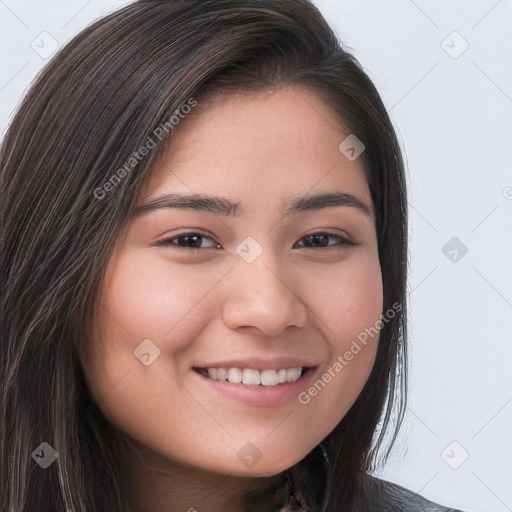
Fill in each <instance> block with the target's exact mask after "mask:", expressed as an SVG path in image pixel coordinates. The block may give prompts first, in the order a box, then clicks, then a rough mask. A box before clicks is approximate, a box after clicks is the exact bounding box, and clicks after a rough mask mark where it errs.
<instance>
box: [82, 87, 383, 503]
mask: <svg viewBox="0 0 512 512" xmlns="http://www.w3.org/2000/svg"><path fill="white" fill-rule="evenodd" d="M175 135H176V136H177V137H176V138H175V139H174V141H173V144H172V148H171V150H169V151H168V152H167V153H166V155H165V158H162V160H161V161H160V163H159V164H158V165H157V166H156V168H155V169H154V172H153V174H152V176H151V179H150V180H149V182H148V185H147V187H146V188H145V190H144V191H143V194H141V197H140V201H139V204H142V203H146V202H148V201H150V200H153V199H155V198H158V197H160V196H162V195H163V194H166V193H170V192H172V193H192V192H193V193H202V194H209V195H215V196H222V197H225V198H229V199H231V200H232V201H237V202H240V203H241V205H242V207H243V208H244V214H243V215H242V216H240V217H239V218H228V217H220V216H217V215H215V214H212V213H204V212H196V211H192V210H176V209H170V208H162V209H159V210H154V211H151V212H149V213H145V214H139V215H136V216H135V217H134V218H133V219H132V220H131V222H130V224H129V227H128V230H127V232H126V236H125V238H124V239H123V240H121V241H120V245H119V249H118V250H117V251H116V253H115V254H114V255H113V257H112V259H111V261H110V265H109V267H108V269H107V273H106V277H105V280H104V285H103V289H102V294H101V298H100V303H101V305H102V306H103V307H102V314H101V315H100V317H99V318H98V321H97V324H96V328H97V332H98V335H97V336H95V337H94V339H93V340H91V343H90V345H89V351H88V353H87V356H86V357H84V361H83V364H84V367H85V372H86V379H87V382H88V385H89V387H90V389H91V392H92V394H93V397H94V398H95V399H96V401H97V402H98V405H99V406H100V408H101V410H102V411H103V413H104V414H105V416H106V417H107V418H108V420H109V421H110V422H111V423H112V424H114V425H115V426H116V428H118V429H119V430H120V431H121V432H122V433H124V434H126V436H127V437H129V439H130V440H132V441H133V444H134V446H136V447H137V449H138V451H133V452H129V451H127V453H126V454H125V455H124V457H125V462H126V464H125V469H126V474H127V478H128V479H129V481H130V486H131V488H132V489H133V490H134V493H135V495H136V496H137V501H138V504H139V505H140V507H141V509H143V510H147V511H152V512H153V511H154V512H157V511H158V512H160V511H166V512H167V511H183V510H189V509H190V508H192V507H194V508H195V509H197V510H198V511H201V509H202V510H206V509H207V510H218V511H221V510H222V511H224V512H226V511H228V512H229V511H231V512H240V511H241V510H242V507H241V501H240V498H241V494H242V492H243V491H245V490H247V489H250V488H256V487H257V486H258V485H260V484H261V482H263V481H268V477H270V476H272V475H277V474H278V473H280V472H282V471H283V470H285V469H286V468H289V467H291V466H292V465H294V464H295V463H296V462H298V461H299V460H301V459H302V458H303V457H304V456H306V455H307V454H308V453H309V452H310V451H311V450H312V449H313V448H314V447H315V446H316V445H317V444H318V443H320V442H321V441H322V440H323V439H324V438H325V437H326V436H327V435H328V434H329V433H330V432H331V431H332V430H333V429H334V428H335V426H336V425H337V424H338V423H339V421H340V420H341V419H342V418H343V416H344V415H345V414H346V412H347V411H348V409H349V408H350V406H351V405H352V404H353V403H354V401H355V399H356V398H357V396H358V395H359V393H360V391H361V390H362V388H363V386H364V383H365V382H366V380H367V378H368V376H369V373H370V371H371V368H372V365H373V363H374V360H375V354H376V350H377V341H376V340H375V341H373V342H370V343H368V344H367V345H366V346H365V347H363V349H362V350H361V351H360V352H359V353H358V354H357V355H355V356H354V358H353V359H352V360H351V361H350V362H349V363H348V364H347V365H346V366H345V367H344V369H343V371H341V372H339V373H337V374H336V377H335V378H333V379H332V380H331V382H329V383H328V385H326V386H325V388H324V389H323V390H322V391H321V392H319V393H318V394H317V396H315V397H314V398H312V399H311V401H310V402H309V403H308V404H306V405H303V404H301V403H299V402H298V400H296V399H293V400H291V401H290V402H289V403H287V404H285V405H283V406H279V407H270V408H262V407H254V406H248V405H245V404H243V403H241V402H239V401H236V400H234V399H231V398H227V397H225V396H222V395H220V394H219V393H217V392H216V391H213V390H212V389H211V387H210V386H209V385H207V384H205V383H204V382H203V381H202V380H201V378H200V377H199V376H198V375H197V374H196V373H195V372H194V371H193V370H192V366H194V364H196V363H197V362H198V361H217V360H221V359H223V358H235V357H237V356H241V357H244V356H248V355H259V356H272V355H287V354H293V355H300V356H304V357H307V358H310V359H311V360H313V361H315V362H316V363H317V364H318V368H317V369H316V372H317V377H318V378H320V377H321V375H322V374H323V373H325V372H326V371H327V369H328V368H329V367H332V365H333V363H334V361H336V359H337V357H338V356H342V355H343V354H344V353H345V352H346V351H347V350H348V349H349V348H350V346H351V343H352V342H353V341H354V340H355V339H356V338H357V336H358V334H359V333H361V332H362V331H363V330H364V329H365V328H367V327H369V326H373V325H374V324H375V323H376V322H377V320H378V319H379V318H380V314H381V312H382V276H381V269H380V264H379V258H378V249H377V237H376V231H375V221H374V218H373V209H372V202H371V196H370V192H369V189H368V184H367V181H366V179H365V176H364V173H363V167H362V161H361V158H358V159H356V160H355V161H349V160H348V159H347V158H346V157H345V156H344V155H343V154H342V153H341V152H340V151H339V150H338V146H339V144H340V143H341V141H343V140H344V139H345V138H346V137H347V136H348V135H349V132H348V131H347V130H346V129H345V128H344V127H343V125H342V124H340V122H339V120H338V118H337V117H336V115H335V114H334V112H333V111H332V110H331V108H330V107H329V106H328V105H327V104H326V103H324V102H323V100H322V99H321V98H320V97H319V96H317V95H316V94H315V93H314V92H311V91H309V90H307V89H304V88H298V87H294V88H291V87H282V88H280V89H277V90H274V91H271V92H269V93H267V92H265V93H258V94H250V95H249V94H243V95H230V96H228V97H226V98H222V99H221V100H217V101H214V102H210V103H207V104H201V102H199V105H198V107H197V108H196V109H195V110H194V113H191V114H189V116H188V117H187V118H186V119H185V120H184V121H182V125H181V126H180V130H179V131H177V132H176V134H175ZM334 191H338V192H345V193H350V194H353V195H355V196H357V197H358V198H359V199H360V200H361V201H362V202H364V203H365V204H366V205H367V206H368V208H369V209H370V210H371V213H372V215H371V216H369V215H366V214H364V213H363V212H362V211H360V210H359V209H357V208H354V207H350V206H336V207H328V208H323V209H320V210H316V211H307V212H301V213H298V214H295V215H292V216H290V217H286V218H283V217H282V215H281V214H280V213H279V209H280V208H282V207H283V204H284V202H285V201H286V200H287V199H289V198H290V197H294V196H303V195H305V194H312V193H318V192H334ZM325 231H328V232H332V233H334V235H333V237H332V238H330V239H329V244H330V246H329V247H328V248H323V247H320V248H314V247H313V248H308V247H306V246H304V237H305V236H306V235H308V234H313V233H318V232H325ZM198 232H199V234H203V235H204V236H205V237H206V238H203V239H202V240H203V241H202V245H201V242H199V247H200V249H199V251H198V252H197V253H196V254H193V253H191V252H190V249H187V248H186V247H187V245H186V241H183V239H178V240H176V239H174V243H175V244H181V247H182V248H181V249H180V247H179V245H170V246H156V245H155V244H156V243H157V242H159V241H161V240H164V239H170V238H172V237H177V236H178V235H184V234H186V233H198ZM337 235H338V236H344V237H347V236H348V237H349V238H350V239H351V240H353V241H355V242H356V243H357V244H358V245H354V246H350V245H348V246H346V245H337V244H338V243H339V239H337V238H336V236H337ZM247 236H252V237H253V238H254V239H255V240H256V241H257V242H258V243H259V244H260V246H261V247H262V248H263V253H262V254H261V255H260V256H259V257H258V258H257V259H256V260H255V261H254V262H253V263H250V264H249V263H247V262H246V261H245V260H244V259H242V258H241V257H240V256H239V255H238V254H237V252H236V248H237V246H238V245H239V244H240V242H242V240H244V239H245V238H246V237H247ZM301 241H302V242H301ZM301 244H302V245H301ZM219 245H220V248H219ZM144 339H150V340H152V342H153V343H154V344H155V345H156V346H157V347H158V348H159V350H160V356H159V357H158V358H157V359H156V360H155V361H154V362H153V363H152V364H150V365H149V366H145V365H143V364H141V362H140V361H139V360H138V359H137V358H136V357H135V356H134V353H133V351H134V349H136V347H137V346H138V345H139V344H140V343H141V341H142V340H144ZM315 380H316V379H315ZM247 442H251V443H252V444H253V445H255V446H256V447H257V448H258V450H259V451H260V452H261V454H262V457H261V459H260V460H259V461H258V463H257V464H255V465H254V466H253V467H247V466H246V465H244V464H242V463H241V462H240V460H239V459H238V457H237V453H238V451H239V450H240V449H241V448H242V447H243V446H244V445H246V443H247ZM263 477H264V478H265V480H262V478H263Z"/></svg>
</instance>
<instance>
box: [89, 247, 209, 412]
mask: <svg viewBox="0 0 512 512" xmlns="http://www.w3.org/2000/svg"><path fill="white" fill-rule="evenodd" d="M111 268H112V269H113V270H112V271H111V272H109V273H108V274H107V276H106V278H105V281H104V283H103V293H102V296H101V298H100V300H99V302H100V303H101V308H100V316H99V317H98V319H97V322H96V324H95V325H96V336H95V337H94V339H93V340H91V343H90V352H89V355H90V359H87V361H88V362H87V364H86V365H84V366H85V370H86V373H87V374H88V375H89V377H88V381H89V386H90V388H91V391H92V392H93V394H94V395H95V397H96V398H100V397H102V396H103V395H105V393H107V392H109V390H110V389H112V388H113V387H114V386H116V385H117V383H118V382H120V381H121V379H124V378H125V376H126V375H127V374H129V376H128V377H127V378H126V379H125V382H124V384H123V386H125V385H126V382H127V381H130V382H132V381H137V382H139V383H140V384H141V385H143V386H144V387H146V386H156V387H157V389H158V388H159V386H160V383H158V382H149V381H148V379H150V376H151V378H153V379H154V378H155V372H148V371H145V370H147V369H148V367H146V366H144V364H142V363H141V361H140V360H139V359H137V357H136V356H135V354H134V351H135V350H136V349H137V347H139V346H140V345H141V343H142V342H143V341H144V340H151V343H153V344H154V347H156V348H154V347H153V346H152V345H151V344H150V345H149V347H150V357H151V358H153V357H155V356H156V355H158V358H157V359H154V361H155V364H154V365H153V363H151V364H152V365H153V366H154V367H157V366H161V365H162V362H163V361H164V360H165V364H166V365H167V366H168V367H169V369H170V371H172V372H173V374H177V373H179V371H180V368H179V361H180V355H181V354H182V353H183V352H184V351H185V350H186V349H187V348H188V347H189V346H190V345H191V344H192V343H193V340H194V339H195V338H196V337H197V335H198V334H199V333H200V332H201V330H202V328H203V327H204V323H205V322H206V321H207V312H206V306H207V304H208V301H207V300H203V299H205V296H206V294H207V293H208V290H210V289H211V288H212V287H213V286H214V285H215V282H216V281H217V280H218V276H211V275H201V279H199V277H198V272H197V270H195V269H194V268H193V266H191V267H190V268H188V269H186V270H183V269H180V271H179V272H177V271H176V270H172V269H170V264H169V262H166V261H165V260H163V259H162V258H152V259H143V258H141V257H139V255H138V254H137V251H126V252H125V253H124V254H123V253H121V254H120V255H119V257H118V258H117V259H116V260H115V265H112V267H111ZM162 340H165V343H164V342H163V341H162ZM144 343H145V344H146V345H141V346H148V345H147V341H144ZM158 351H160V352H158ZM164 375H165V374H164ZM164 375H161V377H162V378H164ZM168 378H169V376H167V379H168ZM167 386H168V384H167ZM134 404H135V403H134V402H132V404H131V405H130V406H129V407H128V409H127V410H129V409H130V408H133V407H134Z"/></svg>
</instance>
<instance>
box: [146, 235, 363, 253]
mask: <svg viewBox="0 0 512 512" xmlns="http://www.w3.org/2000/svg"><path fill="white" fill-rule="evenodd" d="M318 235H326V236H328V237H331V238H337V239H339V240H340V243H338V244H336V245H335V246H333V245H328V246H327V247H317V248H316V249H329V250H332V249H333V248H335V249H336V248H338V249H342V248H344V247H346V246H355V245H359V244H357V243H356V242H353V241H352V240H349V239H348V238H345V237H343V236H341V235H338V234H336V233H330V232H328V231H318V232H316V233H310V234H309V235H306V236H304V237H302V238H301V239H300V241H302V240H304V239H306V238H309V237H314V236H318ZM190 236H198V237H200V238H202V239H205V238H207V239H209V240H212V241H213V242H215V241H214V240H213V239H212V238H211V237H209V236H207V235H205V234H203V233H200V232H195V231H191V232H189V233H183V234H181V235H177V236H174V237H172V238H166V239H164V240H160V241H159V242H157V243H156V244H155V245H156V246H158V247H171V246H172V247H174V248H175V249H178V250H179V251H188V252H191V253H194V254H195V253H198V252H199V251H205V250H208V249H217V248H213V247H208V248H199V247H180V246H179V245H178V244H175V243H173V240H178V239H180V238H185V237H190ZM215 243H217V242H215ZM218 245H220V244H218ZM305 249H315V247H305Z"/></svg>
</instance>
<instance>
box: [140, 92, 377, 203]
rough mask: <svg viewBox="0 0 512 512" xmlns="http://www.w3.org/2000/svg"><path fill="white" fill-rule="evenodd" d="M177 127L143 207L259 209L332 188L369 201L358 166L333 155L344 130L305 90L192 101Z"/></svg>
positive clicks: (329, 110) (330, 111)
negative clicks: (215, 199) (230, 203)
mask: <svg viewBox="0 0 512 512" xmlns="http://www.w3.org/2000/svg"><path fill="white" fill-rule="evenodd" d="M181 123H182V124H181V126H180V127H179V130H178V131H177V132H176V134H173V135H176V136H175V137H174V139H173V140H172V143H171V144H170V146H169V148H168V149H167V151H166V153H165V155H164V156H163V157H162V158H161V159H160V161H159V163H158V164H157V165H156V166H155V169H154V171H153V173H152V176H151V178H150V180H149V182H148V186H147V187H146V189H145V191H144V194H143V197H144V199H146V200H148V199H149V200H151V199H153V198H155V197H158V196H159V195H161V194H164V193H188V194H191V193H197V194H209V195H219V194H222V195H224V196H226V195H228V196H232V197H236V198H240V199H243V198H244V197H245V198H246V199H247V201H244V202H247V203H248V202H250V201H249V198H250V199H251V201H256V200H257V201H258V202H259V204H260V206H261V205H262V204H270V202H272V203H273V202H275V201H276V200H277V199H279V200H280V201H282V200H284V199H285V198H286V197H291V196H297V195H298V194H301V193H302V194H304V193H306V192H308V191H310V192H315V191H320V190H322V191H326V190H334V189H336V190H337V191H339V192H346V193H351V194H356V195H359V196H363V197H365V198H369V191H368V186H367V182H366V178H365V176H364V171H363V163H362V159H361V158H358V159H356V160H353V161H351V160H349V159H347V158H346V156H345V155H344V154H343V153H342V152H341V151H340V150H339V145H340V143H341V142H342V141H343V140H344V139H345V138H346V137H347V136H348V135H349V133H348V131H347V129H346V128H345V127H344V126H343V124H342V123H341V122H340V120H339V118H338V116H337V114H336V113H335V112H334V110H333V109H332V108H331V107H330V106H329V105H328V104H326V103H325V102H324V101H323V99H322V98H320V97H319V96H318V95H317V94H316V93H314V92H312V91H310V90H308V89H305V88H298V87H283V88H281V89H279V90H277V91H272V92H271V94H268V93H266V92H263V93H256V94H255V93H252V94H237V95H230V96H227V97H222V98H220V100H216V101H213V102H211V101H209V102H205V103H204V104H201V102H199V104H198V106H197V107H196V109H195V110H194V113H193V114H190V115H189V116H188V117H186V118H185V119H184V120H183V121H182V122H181Z"/></svg>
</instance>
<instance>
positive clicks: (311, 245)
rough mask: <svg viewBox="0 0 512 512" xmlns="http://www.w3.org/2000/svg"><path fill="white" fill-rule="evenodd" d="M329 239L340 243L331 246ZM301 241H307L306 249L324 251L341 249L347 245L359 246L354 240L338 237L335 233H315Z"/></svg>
mask: <svg viewBox="0 0 512 512" xmlns="http://www.w3.org/2000/svg"><path fill="white" fill-rule="evenodd" d="M329 239H337V240H338V243H334V244H331V243H329ZM301 241H305V244H304V246H303V247H304V248H305V249H323V248H328V247H329V248H330V247H336V246H337V247H340V246H347V245H357V244H356V243H355V242H352V240H349V239H348V238H345V237H343V236H340V235H336V234H334V233H325V232H321V233H313V234H311V235H306V236H305V237H303V238H302V239H301Z"/></svg>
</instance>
